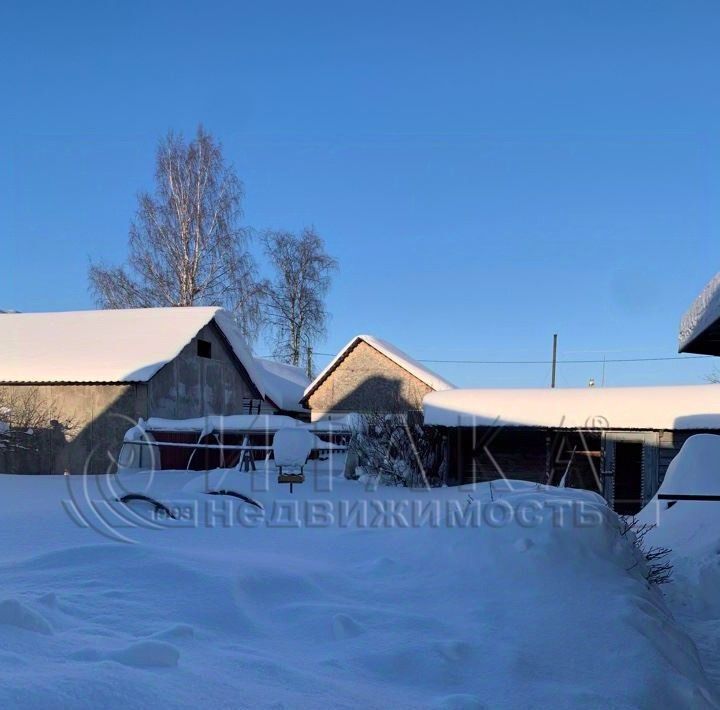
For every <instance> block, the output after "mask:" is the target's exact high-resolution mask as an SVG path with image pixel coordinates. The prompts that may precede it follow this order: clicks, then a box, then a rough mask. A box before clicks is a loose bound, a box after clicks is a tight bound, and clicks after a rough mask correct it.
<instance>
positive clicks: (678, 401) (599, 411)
mask: <svg viewBox="0 0 720 710" xmlns="http://www.w3.org/2000/svg"><path fill="white" fill-rule="evenodd" d="M423 411H424V415H425V423H426V424H433V425H440V426H449V427H456V426H467V427H472V426H518V427H541V428H560V429H657V430H660V429H720V385H714V384H713V385H687V386H673V387H583V388H568V389H564V388H560V389H549V388H548V389H456V390H451V391H448V392H431V393H430V394H428V395H426V397H425V399H424V400H423Z"/></svg>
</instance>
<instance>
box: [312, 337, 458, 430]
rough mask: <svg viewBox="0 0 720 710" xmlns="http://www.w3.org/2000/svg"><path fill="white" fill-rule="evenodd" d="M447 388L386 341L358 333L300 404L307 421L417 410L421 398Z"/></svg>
mask: <svg viewBox="0 0 720 710" xmlns="http://www.w3.org/2000/svg"><path fill="white" fill-rule="evenodd" d="M452 387H453V385H452V384H450V383H449V382H448V381H447V380H445V379H443V378H442V377H440V376H439V375H438V374H436V373H435V372H433V371H432V370H430V369H429V368H427V367H425V365H423V364H422V363H420V362H418V361H417V360H414V359H413V358H411V357H410V356H409V355H408V354H407V353H404V352H403V351H402V350H400V349H399V348H397V347H395V346H394V345H393V344H391V343H389V342H388V341H386V340H382V339H380V338H376V337H375V336H372V335H358V336H356V337H354V338H353V339H352V340H351V341H350V342H349V343H348V344H347V345H346V346H345V347H344V348H343V349H342V350H340V352H339V353H338V354H337V355H336V356H335V357H334V358H333V359H332V361H331V362H330V363H329V364H328V365H327V367H325V369H324V370H323V371H322V372H321V373H320V374H319V375H318V376H317V377H316V378H315V380H314V381H313V382H312V383H311V384H310V385H309V386H308V387H307V389H306V390H305V394H304V396H303V398H302V400H301V404H303V405H304V406H306V407H308V408H309V409H310V413H311V418H312V420H313V421H315V420H317V419H323V418H327V417H337V416H345V415H347V414H349V413H352V412H368V411H379V412H396V413H399V412H409V411H420V410H421V409H422V400H423V397H424V396H425V395H426V394H428V393H429V392H438V391H443V390H448V389H452Z"/></svg>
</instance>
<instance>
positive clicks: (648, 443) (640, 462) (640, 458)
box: [602, 431, 658, 515]
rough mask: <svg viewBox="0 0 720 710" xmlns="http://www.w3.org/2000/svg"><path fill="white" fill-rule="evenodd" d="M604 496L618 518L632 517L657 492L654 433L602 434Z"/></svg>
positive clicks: (656, 441)
mask: <svg viewBox="0 0 720 710" xmlns="http://www.w3.org/2000/svg"><path fill="white" fill-rule="evenodd" d="M602 471H603V495H604V496H605V499H606V500H607V501H608V503H609V504H610V505H611V506H612V508H613V509H614V510H615V511H616V512H618V513H620V514H621V515H634V514H635V513H637V512H638V511H639V510H640V509H641V508H642V507H643V506H644V505H645V504H646V503H647V502H648V501H649V500H650V499H651V498H652V497H653V496H654V495H655V493H656V492H657V487H658V434H657V432H652V431H646V432H617V431H609V432H604V433H603V466H602Z"/></svg>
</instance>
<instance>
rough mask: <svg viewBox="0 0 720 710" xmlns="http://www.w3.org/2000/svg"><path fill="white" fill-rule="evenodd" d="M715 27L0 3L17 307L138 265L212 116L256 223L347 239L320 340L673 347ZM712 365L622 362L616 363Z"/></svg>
mask: <svg viewBox="0 0 720 710" xmlns="http://www.w3.org/2000/svg"><path fill="white" fill-rule="evenodd" d="M718 36H720V6H718V5H717V3H713V2H673V3H669V2H630V3H628V2H604V3H596V2H540V3H537V2H468V3H460V2H443V3H439V2H438V3H420V2H392V3H388V2H382V3H380V2H363V3H349V2H348V3H345V2H328V3H313V2H305V3H294V2H292V3H291V2H287V3H273V2H264V3H247V2H227V3H226V2H202V3H201V2H192V3H189V2H185V3H182V2H172V3H170V2H168V3H163V2H150V3H130V2H108V1H106V2H92V3H91V2H62V3H32V2H22V3H20V2H5V3H3V4H2V6H1V7H0V87H1V88H2V111H0V247H1V248H0V253H1V254H2V271H1V279H0V307H4V308H16V309H19V310H58V309H74V308H89V307H92V305H93V304H92V301H91V299H90V296H89V294H88V292H87V266H88V262H89V260H90V259H103V260H105V261H108V262H120V261H122V260H123V258H124V256H125V253H126V239H127V228H128V224H129V221H130V218H131V216H132V214H133V212H134V208H135V195H136V193H137V191H138V190H139V189H143V188H149V187H151V185H152V174H153V154H154V149H155V145H156V142H157V140H158V138H159V137H160V136H162V135H163V134H164V133H166V132H167V130H168V129H170V128H172V129H176V130H181V131H184V132H185V133H191V132H192V131H193V130H194V128H195V126H196V125H197V124H198V123H199V122H202V123H203V124H204V125H205V126H206V127H207V129H208V130H210V131H211V132H212V133H213V134H215V135H216V136H217V137H218V138H219V139H220V140H221V141H222V143H223V145H224V149H225V154H226V157H227V158H228V159H229V160H230V161H231V162H232V163H233V164H234V166H235V168H236V169H237V172H238V174H239V175H240V177H241V178H242V179H243V181H244V183H245V187H246V200H245V221H246V223H247V224H249V225H252V226H254V227H258V228H263V227H277V228H286V229H300V228H301V227H302V226H304V225H306V224H313V225H315V227H316V228H317V230H318V231H319V232H320V233H321V234H322V235H323V236H324V238H325V239H326V241H327V244H328V248H329V250H330V251H331V252H332V253H333V254H334V255H336V256H337V257H338V259H339V261H340V263H341V271H340V273H339V274H338V276H337V278H336V281H335V285H334V287H333V289H332V292H331V294H330V297H329V307H330V310H331V311H332V313H333V318H332V321H331V323H330V327H329V332H328V337H327V340H326V342H324V343H322V344H321V345H319V347H318V350H319V351H320V352H328V353H330V352H334V351H335V350H336V349H338V348H339V347H340V346H342V345H343V344H344V343H345V342H346V341H347V340H349V339H350V338H351V337H352V336H353V335H354V334H356V333H359V332H370V333H373V334H376V335H378V336H381V337H385V338H387V339H389V340H392V341H394V342H395V343H397V344H398V345H399V346H400V347H403V348H404V349H406V350H408V351H409V352H410V353H411V354H413V355H414V356H416V357H419V358H429V359H446V360H538V359H539V360H543V359H547V358H548V357H549V353H550V347H551V338H552V333H553V332H558V333H559V335H560V358H561V360H563V359H595V358H597V359H602V358H603V357H607V358H608V359H617V358H633V357H671V356H673V355H674V354H675V350H676V339H677V329H678V321H679V318H680V316H681V315H682V313H683V311H684V310H685V309H686V308H687V306H688V305H689V304H690V303H691V301H692V299H693V298H694V297H695V296H696V295H697V293H698V292H699V291H700V289H701V288H702V287H703V285H704V284H705V283H706V282H707V281H708V280H709V279H710V277H711V276H712V275H713V274H714V273H715V271H717V270H720V240H719V239H718V234H719V231H720V230H719V227H720V201H719V199H718V198H719V197H720V136H719V134H718V117H720V111H719V109H720V73H718V71H717V67H718V66H720V44H719V43H718V42H717V37H718ZM259 349H260V350H262V349H264V347H263V345H262V344H260V346H259ZM320 364H322V359H321V362H320ZM436 369H437V370H438V371H439V372H441V373H442V374H443V375H445V376H447V377H448V378H450V379H452V380H454V381H455V382H456V383H457V384H461V385H473V384H474V385H478V386H532V385H537V386H543V385H546V384H547V383H548V382H549V371H550V368H549V366H548V365H498V364H493V365H448V364H445V365H437V366H436ZM711 369H712V362H711V361H709V360H698V361H694V362H679V361H668V362H645V363H634V364H616V363H611V364H609V365H608V366H607V368H606V382H607V384H652V383H673V382H701V381H702V378H703V375H704V374H705V373H707V372H708V371H710V370H711ZM590 377H594V378H595V379H596V381H598V383H599V382H600V380H601V377H602V366H600V365H597V364H583V365H569V364H568V365H561V366H560V370H559V384H560V385H563V386H565V385H584V384H585V383H587V381H588V378H590Z"/></svg>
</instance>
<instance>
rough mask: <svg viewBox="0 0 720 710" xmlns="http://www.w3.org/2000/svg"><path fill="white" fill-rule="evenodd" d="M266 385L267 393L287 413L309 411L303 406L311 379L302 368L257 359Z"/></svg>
mask: <svg viewBox="0 0 720 710" xmlns="http://www.w3.org/2000/svg"><path fill="white" fill-rule="evenodd" d="M255 362H256V363H257V364H258V367H259V368H260V373H261V375H262V378H263V383H264V385H265V393H266V394H267V396H268V397H269V398H270V399H271V400H272V401H273V402H274V403H275V404H276V405H277V407H278V408H279V409H282V410H284V411H286V412H304V411H307V410H306V409H305V408H304V407H303V406H302V405H301V404H300V400H301V399H302V397H303V393H304V392H305V388H306V387H307V386H308V385H309V384H310V378H309V377H308V376H307V375H306V374H305V372H304V370H303V369H302V368H301V367H295V366H294V365H288V364H287V363H284V362H277V361H275V360H268V359H266V358H261V357H258V358H255Z"/></svg>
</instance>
